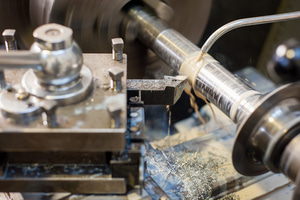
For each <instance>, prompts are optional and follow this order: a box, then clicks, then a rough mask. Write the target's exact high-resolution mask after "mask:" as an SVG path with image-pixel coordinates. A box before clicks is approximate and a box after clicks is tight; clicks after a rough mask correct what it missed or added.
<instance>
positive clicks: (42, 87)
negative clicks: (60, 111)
mask: <svg viewBox="0 0 300 200" xmlns="http://www.w3.org/2000/svg"><path fill="white" fill-rule="evenodd" d="M22 86H23V87H24V89H25V90H26V91H27V92H28V93H30V94H32V95H34V96H36V97H39V98H41V99H44V100H55V101H57V103H58V105H59V106H65V105H71V104H75V103H78V102H80V101H82V100H84V99H85V98H86V97H87V96H88V95H89V94H90V93H91V91H92V89H93V75H92V72H91V71H90V70H89V68H87V67H86V66H84V65H83V67H82V69H81V71H80V77H79V78H78V79H76V80H74V81H72V82H71V83H69V84H65V85H62V86H60V85H58V86H55V85H46V84H40V82H39V79H38V78H37V77H36V76H35V73H34V71H33V70H28V71H27V72H25V74H24V75H23V78H22Z"/></svg>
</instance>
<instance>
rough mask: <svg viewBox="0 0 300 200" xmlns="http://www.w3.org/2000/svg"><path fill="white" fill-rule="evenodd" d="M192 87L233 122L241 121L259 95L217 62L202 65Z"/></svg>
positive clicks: (253, 105)
mask: <svg viewBox="0 0 300 200" xmlns="http://www.w3.org/2000/svg"><path fill="white" fill-rule="evenodd" d="M194 88H195V89H196V90H197V91H198V92H200V93H201V94H202V95H204V96H205V97H206V98H207V99H208V100H209V101H211V102H212V103H213V104H214V105H216V106H217V107H218V108H219V109H221V110H222V111H223V112H224V113H225V114H226V115H227V116H228V117H229V118H231V119H232V120H233V121H234V122H235V123H237V122H239V121H241V120H242V119H243V118H244V115H245V114H249V113H252V112H253V110H254V109H255V108H256V104H257V100H258V98H259V96H260V93H259V92H257V91H255V90H254V89H252V88H251V87H250V86H249V85H246V84H244V83H243V82H242V80H241V79H240V78H239V77H236V76H234V75H233V74H232V73H230V72H229V71H227V70H226V69H225V68H224V67H223V66H222V65H221V64H219V63H217V62H214V63H208V64H206V65H205V66H202V68H201V69H200V71H199V73H198V75H197V77H196V80H195V85H194Z"/></svg>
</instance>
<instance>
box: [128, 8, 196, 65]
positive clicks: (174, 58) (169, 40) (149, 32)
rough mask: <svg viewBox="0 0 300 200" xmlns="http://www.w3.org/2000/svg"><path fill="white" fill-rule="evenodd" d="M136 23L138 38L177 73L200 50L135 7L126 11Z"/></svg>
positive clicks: (143, 10)
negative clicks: (190, 56)
mask: <svg viewBox="0 0 300 200" xmlns="http://www.w3.org/2000/svg"><path fill="white" fill-rule="evenodd" d="M128 14H129V16H130V17H131V18H132V19H133V20H134V21H135V22H136V23H137V29H138V38H139V40H140V41H141V42H143V43H144V44H145V45H146V46H147V47H149V48H150V49H151V50H153V51H154V52H155V53H156V55H158V56H159V57H160V58H161V59H162V60H163V61H165V62H166V63H167V64H168V65H169V66H170V67H171V68H173V69H175V70H177V71H179V70H180V67H181V65H182V63H183V62H184V61H185V60H186V59H187V58H188V57H189V55H191V54H192V53H194V52H196V51H200V49H199V48H198V47H197V46H196V45H194V44H193V43H192V42H191V41H189V40H188V39H186V38H185V37H184V36H182V35H181V34H180V33H178V32H177V31H175V30H173V29H170V28H168V26H167V25H165V24H164V23H163V22H162V21H161V20H160V19H158V18H157V17H155V16H153V15H151V14H150V13H149V12H147V11H145V9H144V8H142V7H139V6H136V7H133V8H131V9H130V10H129V11H128Z"/></svg>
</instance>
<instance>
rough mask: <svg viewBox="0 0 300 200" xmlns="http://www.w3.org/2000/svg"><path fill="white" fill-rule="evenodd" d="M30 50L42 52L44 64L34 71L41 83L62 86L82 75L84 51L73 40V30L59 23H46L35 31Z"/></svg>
mask: <svg viewBox="0 0 300 200" xmlns="http://www.w3.org/2000/svg"><path fill="white" fill-rule="evenodd" d="M33 37H34V38H35V42H34V43H33V44H32V46H31V48H30V51H31V52H33V53H38V54H40V57H41V59H42V60H43V62H44V64H43V66H42V68H41V69H39V70H38V69H34V73H35V75H36V77H37V78H38V80H39V83H40V84H41V85H43V84H44V85H54V86H62V85H66V84H68V83H71V82H72V81H74V80H76V79H78V78H79V77H80V70H81V68H82V63H83V59H82V52H81V49H80V48H79V46H78V45H77V43H76V42H75V41H74V40H73V31H72V29H70V28H69V27H66V26H62V25H59V24H45V25H42V26H40V27H38V28H37V29H35V30H34V32H33Z"/></svg>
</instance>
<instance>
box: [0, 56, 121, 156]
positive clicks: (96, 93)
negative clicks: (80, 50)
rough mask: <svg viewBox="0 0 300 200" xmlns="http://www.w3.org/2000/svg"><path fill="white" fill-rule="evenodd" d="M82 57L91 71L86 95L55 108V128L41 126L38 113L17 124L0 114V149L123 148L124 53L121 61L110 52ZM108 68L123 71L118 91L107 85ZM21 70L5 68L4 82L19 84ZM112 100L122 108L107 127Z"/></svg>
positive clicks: (93, 150) (99, 149)
mask: <svg viewBox="0 0 300 200" xmlns="http://www.w3.org/2000/svg"><path fill="white" fill-rule="evenodd" d="M83 57H84V60H85V65H86V66H88V68H89V70H90V71H91V73H92V74H93V78H92V85H93V87H92V91H91V93H90V95H89V96H86V97H85V98H84V99H81V102H78V103H77V104H76V105H69V106H64V107H57V108H56V120H57V123H58V124H59V127H55V128H49V127H48V126H47V124H46V125H45V124H44V119H43V118H42V117H41V116H40V115H39V116H37V117H36V118H35V119H34V120H32V121H31V122H30V123H28V124H22V123H21V124H17V123H15V122H14V121H13V120H11V119H9V118H6V117H5V116H3V115H2V114H0V124H1V128H0V150H1V151H8V152H11V151H15V152H16V151H19V152H33V151H39V152H40V151H41V152H45V151H71V152H74V151H77V152H78V151H80V152H84V151H85V152H105V151H121V150H124V149H125V143H126V142H125V141H126V139H125V132H126V128H127V118H126V116H127V114H126V113H127V112H126V78H125V77H126V72H127V71H126V60H127V58H126V55H124V58H123V60H122V62H119V61H115V60H113V59H112V55H111V54H84V55H83ZM99 66H101V70H99ZM111 67H121V68H122V69H123V70H124V78H123V79H122V90H121V91H120V92H118V93H116V92H114V91H113V90H112V89H110V87H109V86H110V77H109V75H108V69H109V68H111ZM84 68H85V67H84ZM84 68H83V69H84ZM25 72H26V70H24V69H11V70H5V74H6V77H7V82H8V83H11V84H13V85H21V83H20V82H21V80H22V77H23V74H24V73H25ZM29 81H32V80H29ZM77 87H78V86H77ZM62 92H63V91H62ZM71 99H72V98H71ZM41 100H42V99H40V101H41ZM72 100H73V99H72ZM77 100H78V99H77ZM20 101H21V100H20ZM112 102H118V104H120V105H121V107H122V109H121V112H120V118H119V128H111V116H110V114H109V112H108V110H107V106H108V104H109V103H112ZM83 119H84V121H83ZM41 141H47V142H41Z"/></svg>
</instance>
